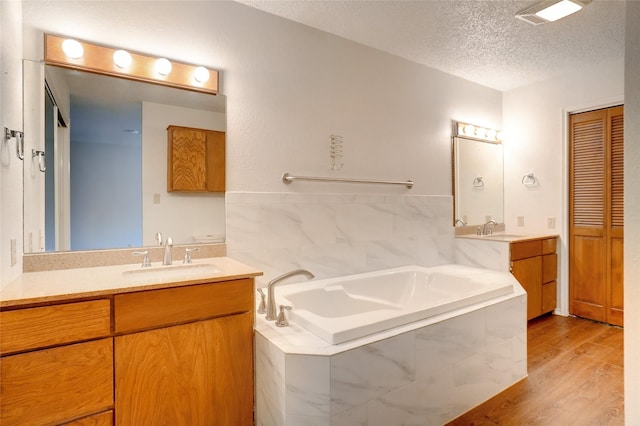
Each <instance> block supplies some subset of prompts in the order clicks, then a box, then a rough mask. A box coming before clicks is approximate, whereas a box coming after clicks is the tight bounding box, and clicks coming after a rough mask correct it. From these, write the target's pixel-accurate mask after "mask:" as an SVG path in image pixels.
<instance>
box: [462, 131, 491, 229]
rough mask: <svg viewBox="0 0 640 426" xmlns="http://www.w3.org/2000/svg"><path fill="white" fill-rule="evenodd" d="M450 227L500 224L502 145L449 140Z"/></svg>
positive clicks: (473, 140)
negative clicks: (451, 216)
mask: <svg viewBox="0 0 640 426" xmlns="http://www.w3.org/2000/svg"><path fill="white" fill-rule="evenodd" d="M453 153H454V155H453V161H454V163H453V171H454V174H453V175H454V185H453V188H454V226H460V225H462V224H464V225H466V226H478V225H482V224H484V223H486V222H487V221H489V220H495V221H496V222H498V223H502V222H504V217H503V216H504V213H503V186H504V182H503V154H502V144H500V143H491V142H484V141H479V140H477V139H470V138H464V137H461V136H457V137H454V138H453Z"/></svg>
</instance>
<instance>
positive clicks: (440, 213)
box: [226, 192, 455, 284]
mask: <svg viewBox="0 0 640 426" xmlns="http://www.w3.org/2000/svg"><path fill="white" fill-rule="evenodd" d="M226 202H227V214H226V217H227V255H228V256H231V257H233V258H235V259H238V260H239V261H241V262H244V263H247V264H249V265H252V266H253V267H255V268H258V269H260V270H262V271H264V273H265V275H264V277H263V278H262V279H261V281H262V282H263V284H264V283H266V282H267V281H269V280H270V279H272V278H274V277H275V276H277V275H279V274H281V273H283V272H287V271H289V270H292V269H297V268H305V269H308V270H310V271H311V272H313V273H314V274H315V275H316V277H317V278H332V277H336V276H343V275H351V274H356V273H361V272H369V271H374V270H379V269H386V268H392V267H396V266H404V265H420V266H427V267H428V266H435V265H441V264H445V263H453V258H454V244H455V241H454V240H455V235H454V229H453V226H452V219H451V214H452V211H453V198H452V197H451V196H412V195H375V194H331V193H313V194H310V193H304V194H301V193H284V192H283V193H280V192H278V193H265V192H228V193H227V194H226Z"/></svg>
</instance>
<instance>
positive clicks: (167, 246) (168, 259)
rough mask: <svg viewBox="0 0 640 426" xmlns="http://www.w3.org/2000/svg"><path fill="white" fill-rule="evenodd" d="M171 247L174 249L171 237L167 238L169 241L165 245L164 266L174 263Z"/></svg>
mask: <svg viewBox="0 0 640 426" xmlns="http://www.w3.org/2000/svg"><path fill="white" fill-rule="evenodd" d="M171 247H173V239H172V238H171V237H167V241H166V242H165V243H164V259H163V260H162V264H163V265H171V263H172V257H171Z"/></svg>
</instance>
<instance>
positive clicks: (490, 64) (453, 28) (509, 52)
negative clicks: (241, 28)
mask: <svg viewBox="0 0 640 426" xmlns="http://www.w3.org/2000/svg"><path fill="white" fill-rule="evenodd" d="M239 1H240V2H242V3H244V4H247V5H249V6H252V7H255V8H258V9H261V10H263V11H266V12H269V13H272V14H274V15H278V16H281V17H284V18H287V19H290V20H293V21H296V22H299V23H302V24H305V25H308V26H311V27H314V28H317V29H320V30H322V31H326V32H328V33H331V34H335V35H338V36H341V37H344V38H346V39H349V40H352V41H355V42H358V43H361V44H364V45H366V46H370V47H374V48H376V49H380V50H382V51H385V52H388V53H391V54H394V55H397V56H400V57H403V58H406V59H409V60H411V61H414V62H417V63H420V64H424V65H427V66H429V67H432V68H436V69H438V70H441V71H444V72H447V73H449V74H453V75H456V76H459V77H462V78H465V79H467V80H471V81H474V82H476V83H479V84H482V85H484V86H488V87H492V88H495V89H498V90H502V91H504V90H509V89H513V88H516V87H519V86H523V85H527V84H531V83H533V82H536V81H542V80H546V79H548V78H551V77H553V76H555V75H561V74H567V73H571V72H580V70H581V69H582V68H584V67H586V66H590V65H595V64H602V63H607V62H612V61H622V60H623V58H624V9H625V4H624V1H621V0H595V1H593V2H591V3H590V4H588V5H587V6H586V7H585V8H584V9H583V10H581V11H580V12H578V13H576V14H574V15H572V16H569V17H567V18H565V19H562V20H559V21H556V22H552V23H547V24H543V25H538V26H534V25H531V24H528V23H526V22H523V21H521V20H519V19H516V18H515V14H516V13H517V12H519V11H520V10H522V9H525V8H527V7H528V6H531V5H532V4H533V3H535V1H515V0H483V1H478V0H445V1H439V0H423V1H408V0H395V1H381V0H352V1H338V0H303V1H299V0H239Z"/></svg>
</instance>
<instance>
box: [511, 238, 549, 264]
mask: <svg viewBox="0 0 640 426" xmlns="http://www.w3.org/2000/svg"><path fill="white" fill-rule="evenodd" d="M541 254H542V241H541V240H532V241H521V242H513V243H511V260H519V259H527V258H529V257H534V256H540V255H541Z"/></svg>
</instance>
